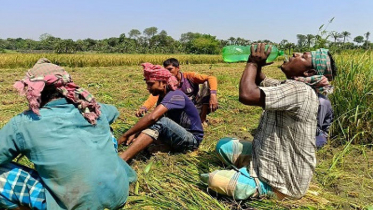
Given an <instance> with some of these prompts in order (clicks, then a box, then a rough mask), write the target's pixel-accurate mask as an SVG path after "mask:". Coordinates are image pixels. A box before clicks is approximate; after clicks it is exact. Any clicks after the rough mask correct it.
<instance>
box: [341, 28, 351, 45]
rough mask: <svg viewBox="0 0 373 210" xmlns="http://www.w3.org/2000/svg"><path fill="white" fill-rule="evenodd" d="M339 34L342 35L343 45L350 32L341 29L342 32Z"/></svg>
mask: <svg viewBox="0 0 373 210" xmlns="http://www.w3.org/2000/svg"><path fill="white" fill-rule="evenodd" d="M341 35H342V37H343V45H344V43H345V42H346V39H348V38H350V36H351V33H350V32H348V31H343V32H342V33H341Z"/></svg>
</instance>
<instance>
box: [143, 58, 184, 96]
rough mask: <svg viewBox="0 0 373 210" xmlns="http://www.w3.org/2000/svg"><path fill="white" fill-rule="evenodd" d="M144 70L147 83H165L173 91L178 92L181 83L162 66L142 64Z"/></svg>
mask: <svg viewBox="0 0 373 210" xmlns="http://www.w3.org/2000/svg"><path fill="white" fill-rule="evenodd" d="M141 65H142V67H143V68H144V77H145V80H146V81H149V80H154V81H165V82H167V85H168V87H169V88H170V89H171V90H176V89H177V85H178V84H179V82H178V81H177V79H176V77H175V76H172V74H171V73H170V72H169V71H168V70H167V69H165V68H163V67H162V66H160V65H153V64H151V63H143V64H141Z"/></svg>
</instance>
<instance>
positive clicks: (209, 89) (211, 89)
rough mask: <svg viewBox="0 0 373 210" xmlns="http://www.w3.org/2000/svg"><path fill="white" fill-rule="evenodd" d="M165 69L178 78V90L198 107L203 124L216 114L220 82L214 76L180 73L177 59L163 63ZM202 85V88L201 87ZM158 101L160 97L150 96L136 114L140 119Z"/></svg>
mask: <svg viewBox="0 0 373 210" xmlns="http://www.w3.org/2000/svg"><path fill="white" fill-rule="evenodd" d="M163 67H164V68H166V69H167V70H168V71H170V72H171V74H172V75H173V76H175V77H176V78H177V81H178V89H180V90H181V91H183V92H184V93H185V94H186V95H187V96H188V97H189V98H190V100H192V101H193V103H194V104H195V106H196V107H197V110H198V113H199V115H200V118H201V122H202V123H204V122H205V121H206V115H207V114H208V113H210V112H214V111H215V110H216V109H217V108H218V99H217V97H216V91H217V88H218V81H217V79H216V77H214V76H208V75H205V74H198V73H195V72H183V73H182V72H180V66H179V61H178V60H176V59H175V58H170V59H167V60H165V61H164V62H163ZM200 84H203V85H202V88H200V87H199V85H200ZM157 101H158V96H153V95H152V94H150V96H149V98H148V99H147V100H146V101H145V102H144V104H143V105H142V107H141V108H140V109H139V110H138V111H137V112H136V116H137V117H140V116H142V115H143V114H145V113H146V112H147V111H148V110H149V109H151V108H152V107H153V106H154V105H155V104H156V103H157Z"/></svg>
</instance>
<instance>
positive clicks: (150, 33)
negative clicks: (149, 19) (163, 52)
mask: <svg viewBox="0 0 373 210" xmlns="http://www.w3.org/2000/svg"><path fill="white" fill-rule="evenodd" d="M157 32H158V28H157V27H149V28H146V29H144V32H143V34H144V35H145V36H146V37H147V38H149V39H151V38H152V37H153V36H155V35H156V34H157Z"/></svg>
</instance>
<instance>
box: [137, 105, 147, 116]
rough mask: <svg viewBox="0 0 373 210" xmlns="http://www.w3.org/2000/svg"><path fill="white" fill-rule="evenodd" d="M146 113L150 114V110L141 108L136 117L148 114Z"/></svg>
mask: <svg viewBox="0 0 373 210" xmlns="http://www.w3.org/2000/svg"><path fill="white" fill-rule="evenodd" d="M146 112H148V109H147V108H145V107H141V108H140V109H138V110H137V112H136V114H135V115H136V117H142V116H144V115H145V114H146Z"/></svg>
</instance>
